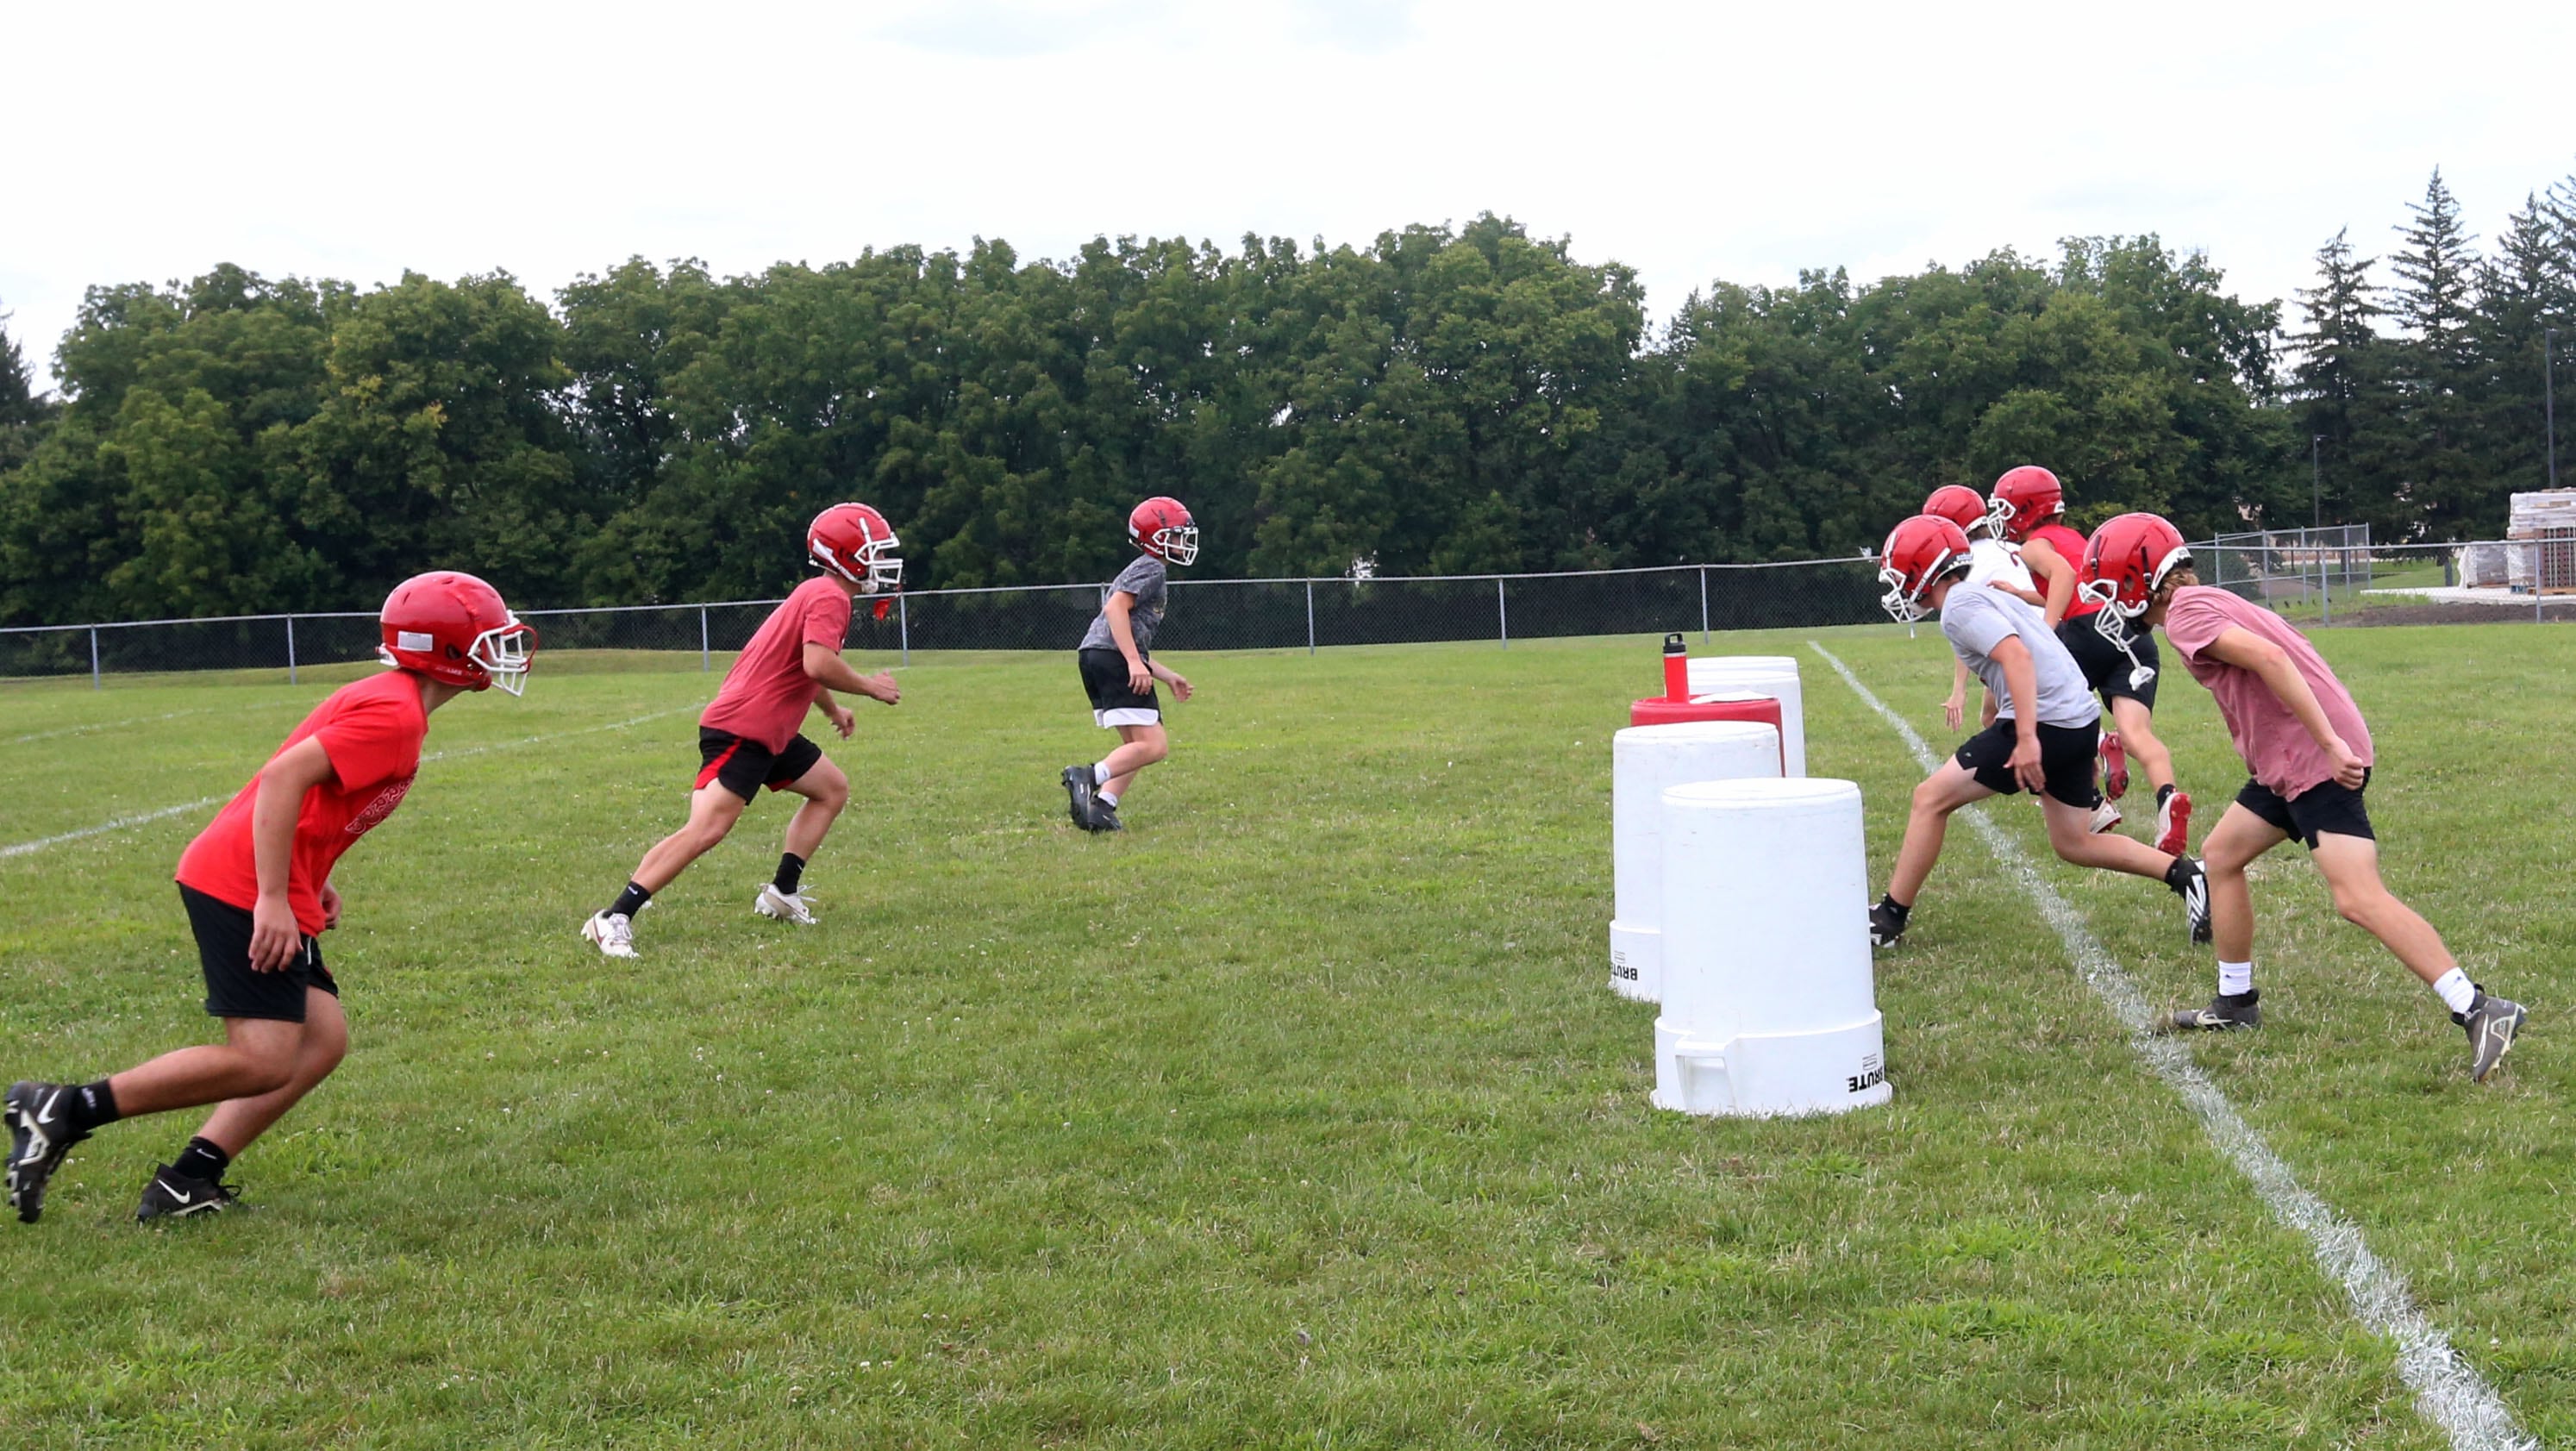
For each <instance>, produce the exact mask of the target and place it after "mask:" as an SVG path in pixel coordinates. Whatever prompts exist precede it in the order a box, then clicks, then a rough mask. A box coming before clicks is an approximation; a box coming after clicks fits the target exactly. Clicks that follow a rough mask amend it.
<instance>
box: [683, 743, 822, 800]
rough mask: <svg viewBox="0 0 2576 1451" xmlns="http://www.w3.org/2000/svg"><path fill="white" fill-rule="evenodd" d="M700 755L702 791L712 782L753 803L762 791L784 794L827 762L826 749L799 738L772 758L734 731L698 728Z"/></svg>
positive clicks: (764, 749)
mask: <svg viewBox="0 0 2576 1451" xmlns="http://www.w3.org/2000/svg"><path fill="white" fill-rule="evenodd" d="M698 756H699V758H700V759H701V760H702V761H704V762H705V764H704V765H702V766H700V767H699V768H698V789H699V790H701V791H704V790H705V789H707V783H708V782H710V781H712V782H714V783H716V784H717V785H720V786H722V787H724V788H725V789H726V790H727V791H730V792H732V793H733V794H735V795H736V796H739V797H741V798H742V799H743V800H745V801H749V800H750V799H751V798H753V797H754V796H757V795H759V794H760V788H761V787H763V786H766V787H768V788H769V789H770V790H772V791H784V790H786V789H787V788H788V787H789V786H792V785H794V784H795V783H796V782H798V781H801V780H803V779H804V777H805V773H806V772H808V771H811V770H813V769H814V763H815V762H817V761H820V760H822V759H823V748H822V747H821V746H818V745H816V744H814V743H813V742H812V741H809V740H807V739H805V738H804V737H803V736H798V737H797V738H796V739H794V740H792V741H789V742H788V743H787V749H785V750H783V751H780V752H779V753H778V754H777V755H774V756H773V755H771V754H770V753H769V748H768V747H767V746H764V745H762V744H761V743H760V742H758V741H747V740H744V739H743V738H742V737H740V736H738V735H735V734H734V733H733V732H731V731H719V730H710V729H708V728H707V727H705V726H700V727H698Z"/></svg>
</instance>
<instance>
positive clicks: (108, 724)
mask: <svg viewBox="0 0 2576 1451" xmlns="http://www.w3.org/2000/svg"><path fill="white" fill-rule="evenodd" d="M290 703H291V702H287V701H269V702H267V704H268V705H270V706H277V705H285V704H290ZM251 708H252V709H254V710H256V709H258V708H259V707H257V706H253V707H251ZM222 709H226V707H223V706H213V705H201V706H197V707H195V708H194V709H191V710H172V711H164V712H162V713H161V714H159V715H138V716H132V717H129V718H127V719H125V720H102V721H92V722H90V723H89V724H88V725H75V726H57V727H55V728H54V729H52V730H49V731H31V732H29V733H28V734H26V735H23V736H11V737H10V738H9V744H11V745H13V746H23V745H25V744H27V743H28V742H29V741H50V740H52V739H54V738H55V737H56V736H85V735H89V734H91V733H93V732H96V731H120V730H124V729H125V728H126V727H128V726H139V725H157V724H159V723H160V722H162V721H165V720H177V719H179V718H180V717H182V716H191V715H212V714H214V713H215V712H216V711H218V710H222Z"/></svg>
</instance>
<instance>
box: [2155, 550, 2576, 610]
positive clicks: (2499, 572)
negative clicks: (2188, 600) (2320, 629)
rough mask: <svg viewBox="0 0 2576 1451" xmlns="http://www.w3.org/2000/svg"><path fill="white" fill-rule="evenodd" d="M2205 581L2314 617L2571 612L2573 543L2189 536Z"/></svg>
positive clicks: (2575, 565)
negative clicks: (2199, 539) (2199, 540)
mask: <svg viewBox="0 0 2576 1451" xmlns="http://www.w3.org/2000/svg"><path fill="white" fill-rule="evenodd" d="M2191 549H2192V559H2193V563H2194V565H2195V566H2196V567H2197V568H2198V570H2199V572H2200V576H2201V579H2202V581H2203V582H2204V583H2207V584H2214V585H2217V586H2219V587H2220V588H2222V589H2227V590H2231V591H2233V592H2235V593H2236V594H2237V595H2239V596H2242V597H2243V598H2245V599H2249V600H2253V601H2255V602H2256V603H2259V604H2263V605H2268V606H2270V607H2271V608H2272V609H2274V610H2277V611H2279V612H2280V613H2281V614H2283V615H2285V616H2288V617H2289V618H2291V619H2294V620H2298V621H2300V622H2302V623H2315V624H2320V625H2335V624H2345V625H2377V624H2474V623H2479V622H2482V621H2490V620H2492V621H2504V620H2539V621H2548V620H2569V619H2576V541H2567V540H2558V539H2500V540H2473V541H2468V542H2463V543H2441V544H2389V543H2382V542H2375V541H2373V540H2372V539H2371V538H2370V537H2369V531H2368V528H2367V526H2363V525H2353V526H2350V528H2349V529H2348V530H2347V529H2341V528H2329V529H2323V530H2284V531H2280V532H2279V533H2277V534H2271V535H2227V536H2223V537H2221V538H2219V539H2216V540H2213V541H2210V542H2208V543H2204V544H2194V545H2193V546H2192V547H2191Z"/></svg>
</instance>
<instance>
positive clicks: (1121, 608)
mask: <svg viewBox="0 0 2576 1451" xmlns="http://www.w3.org/2000/svg"><path fill="white" fill-rule="evenodd" d="M1127 542H1129V543H1130V544H1133V545H1134V546H1136V550H1137V555H1136V561H1135V562H1134V563H1133V564H1130V565H1128V566H1127V567H1126V568H1125V569H1122V570H1120V571H1119V572H1118V578H1116V579H1114V580H1112V581H1110V584H1109V597H1108V598H1107V599H1105V600H1103V601H1102V602H1101V605H1100V613H1099V614H1098V615H1096V616H1094V617H1093V618H1092V621H1091V628H1090V629H1089V630H1086V631H1084V632H1083V636H1082V644H1081V645H1080V646H1079V647H1077V648H1076V649H1075V651H1074V659H1075V663H1076V664H1078V665H1079V666H1080V667H1081V670H1082V689H1083V693H1084V694H1086V695H1088V696H1090V697H1091V720H1092V723H1093V724H1094V725H1098V726H1101V727H1104V728H1106V729H1109V730H1114V731H1116V732H1118V746H1117V749H1115V750H1113V751H1111V752H1110V753H1109V754H1108V755H1107V756H1104V757H1102V758H1101V759H1100V760H1099V761H1097V762H1094V763H1093V764H1091V765H1088V766H1067V767H1065V768H1064V791H1065V797H1066V804H1065V809H1066V811H1067V813H1068V814H1070V815H1071V816H1072V817H1073V824H1074V825H1076V826H1078V827H1081V828H1082V829H1083V830H1085V831H1123V830H1125V829H1126V828H1125V826H1124V825H1123V824H1122V823H1121V822H1120V821H1119V820H1118V803H1119V801H1120V800H1121V799H1122V798H1124V797H1125V796H1126V794H1127V790H1128V788H1129V787H1131V786H1133V785H1135V784H1136V773H1137V772H1139V771H1142V770H1144V769H1145V768H1146V767H1147V766H1150V765H1153V764H1154V763H1155V762H1157V761H1160V760H1162V759H1163V758H1164V757H1166V756H1168V755H1170V754H1171V745H1170V743H1169V742H1168V741H1167V740H1166V739H1165V738H1164V735H1163V710H1162V702H1161V701H1159V700H1158V699H1156V698H1155V695H1154V682H1155V681H1157V680H1159V681H1162V682H1163V683H1164V684H1166V685H1168V686H1170V687H1172V698H1173V699H1174V700H1187V699H1189V698H1190V682H1189V680H1188V678H1187V677H1186V676H1183V675H1182V674H1181V673H1180V672H1179V671H1176V670H1173V669H1171V668H1169V667H1168V666H1164V665H1159V664H1156V663H1155V661H1154V631H1155V630H1157V629H1159V628H1160V627H1161V626H1162V623H1163V611H1164V608H1165V605H1166V603H1167V601H1168V598H1169V590H1168V589H1167V587H1166V582H1165V575H1166V570H1165V566H1166V565H1172V564H1179V565H1187V564H1189V563H1190V562H1191V561H1193V560H1195V559H1197V558H1198V557H1199V528H1198V525H1196V524H1194V523H1192V522H1190V511H1189V510H1187V509H1184V508H1182V507H1181V501H1180V500H1178V499H1166V498H1162V497H1159V496H1158V497H1155V498H1151V499H1147V500H1146V501H1145V502H1143V503H1141V504H1139V505H1137V506H1136V508H1135V510H1134V511H1133V512H1131V513H1130V514H1128V516H1127Z"/></svg>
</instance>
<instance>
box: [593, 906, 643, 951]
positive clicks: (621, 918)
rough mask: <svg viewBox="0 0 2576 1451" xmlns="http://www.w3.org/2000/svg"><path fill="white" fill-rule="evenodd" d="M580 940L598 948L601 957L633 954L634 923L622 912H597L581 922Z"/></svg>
mask: <svg viewBox="0 0 2576 1451" xmlns="http://www.w3.org/2000/svg"><path fill="white" fill-rule="evenodd" d="M581 936H582V940H583V941H585V942H587V943H589V944H590V945H591V946H593V947H596V948H598V949H599V952H600V955H601V956H603V957H633V956H634V955H635V924H634V923H633V922H630V921H628V920H627V918H626V914H625V913H623V912H597V913H593V914H592V916H591V919H590V920H589V921H587V922H584V923H583V924H581Z"/></svg>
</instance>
